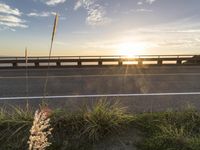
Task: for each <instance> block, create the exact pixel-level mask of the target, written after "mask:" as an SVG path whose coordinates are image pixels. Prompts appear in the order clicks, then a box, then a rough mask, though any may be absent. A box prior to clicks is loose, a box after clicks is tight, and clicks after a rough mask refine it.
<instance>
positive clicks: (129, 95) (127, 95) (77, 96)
mask: <svg viewBox="0 0 200 150" xmlns="http://www.w3.org/2000/svg"><path fill="white" fill-rule="evenodd" d="M184 95H200V92H185V93H144V94H98V95H63V96H46V97H45V99H64V98H98V97H142V96H184ZM27 99H44V97H43V96H31V97H0V100H27Z"/></svg>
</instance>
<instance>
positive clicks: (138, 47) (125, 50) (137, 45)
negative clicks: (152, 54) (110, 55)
mask: <svg viewBox="0 0 200 150" xmlns="http://www.w3.org/2000/svg"><path fill="white" fill-rule="evenodd" d="M117 49H118V50H117V51H118V54H119V55H123V56H127V57H134V56H136V55H140V54H141V53H143V52H144V50H145V49H146V44H145V43H141V42H122V43H120V44H119V45H118V46H117Z"/></svg>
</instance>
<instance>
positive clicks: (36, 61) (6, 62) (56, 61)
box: [0, 55, 200, 68]
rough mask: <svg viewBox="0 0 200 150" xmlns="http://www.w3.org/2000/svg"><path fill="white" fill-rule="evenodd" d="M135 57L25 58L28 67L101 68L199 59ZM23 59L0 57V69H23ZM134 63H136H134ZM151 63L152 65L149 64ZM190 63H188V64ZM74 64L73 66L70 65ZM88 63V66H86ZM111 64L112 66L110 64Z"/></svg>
mask: <svg viewBox="0 0 200 150" xmlns="http://www.w3.org/2000/svg"><path fill="white" fill-rule="evenodd" d="M196 56H197V57H195V56H194V55H136V56H131V57H129V56H119V55H115V56H52V57H51V58H50V59H49V57H47V56H40V57H35V56H34V57H27V60H28V64H27V65H28V66H32V67H42V66H44V67H45V66H47V64H48V62H50V66H56V67H62V66H63V67H65V66H77V67H81V66H91V65H92V66H95V65H96V66H103V65H106V66H108V65H114V64H115V65H116V64H117V65H120V66H121V65H125V63H124V62H129V63H128V64H129V65H131V64H132V65H147V64H148V65H186V64H187V65H188V64H190V65H198V64H200V57H199V56H198V55H196ZM25 62H26V58H25V57H0V68H2V67H23V66H25V65H26V64H25ZM133 62H134V63H133ZM135 62H136V63H135ZM146 62H147V63H146ZM151 62H153V64H151ZM188 62H190V63H188ZM72 63H74V64H72ZM87 63H88V64H87ZM108 63H109V64H108ZM112 63H113V64H112Z"/></svg>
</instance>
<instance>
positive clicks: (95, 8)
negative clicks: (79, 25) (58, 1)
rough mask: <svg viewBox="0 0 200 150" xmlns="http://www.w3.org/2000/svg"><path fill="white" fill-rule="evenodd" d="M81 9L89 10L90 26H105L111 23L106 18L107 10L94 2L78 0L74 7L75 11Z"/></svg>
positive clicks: (88, 21) (87, 19)
mask: <svg viewBox="0 0 200 150" xmlns="http://www.w3.org/2000/svg"><path fill="white" fill-rule="evenodd" d="M81 7H83V8H85V9H86V10H87V13H88V16H87V18H86V23H87V24H88V25H91V26H97V25H105V24H107V23H109V22H110V21H111V20H110V19H109V18H107V17H106V10H105V8H104V7H103V6H101V5H99V4H97V3H96V2H95V1H94V0H78V1H77V2H76V4H75V6H74V10H78V9H79V8H81Z"/></svg>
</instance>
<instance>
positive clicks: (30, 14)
mask: <svg viewBox="0 0 200 150" xmlns="http://www.w3.org/2000/svg"><path fill="white" fill-rule="evenodd" d="M54 14H55V12H39V13H38V12H31V13H29V14H27V16H29V17H49V16H51V15H54Z"/></svg>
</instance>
